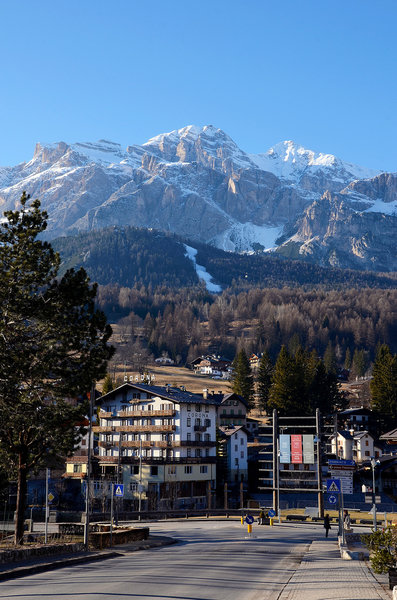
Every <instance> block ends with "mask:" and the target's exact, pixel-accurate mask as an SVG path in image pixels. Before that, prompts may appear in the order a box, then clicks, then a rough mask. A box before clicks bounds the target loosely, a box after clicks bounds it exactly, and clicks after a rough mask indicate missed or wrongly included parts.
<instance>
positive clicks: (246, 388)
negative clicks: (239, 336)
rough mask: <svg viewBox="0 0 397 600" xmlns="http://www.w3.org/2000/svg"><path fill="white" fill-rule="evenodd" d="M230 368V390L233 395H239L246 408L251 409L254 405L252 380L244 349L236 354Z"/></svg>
mask: <svg viewBox="0 0 397 600" xmlns="http://www.w3.org/2000/svg"><path fill="white" fill-rule="evenodd" d="M232 366H233V376H232V383H231V387H232V390H233V392H234V393H235V394H239V395H240V396H242V397H243V398H244V399H245V401H246V402H247V403H248V408H252V407H253V405H254V378H253V376H252V372H251V366H250V362H249V359H248V357H247V354H246V352H245V350H244V349H242V350H240V352H238V354H237V356H236V357H235V359H234V361H233V365H232Z"/></svg>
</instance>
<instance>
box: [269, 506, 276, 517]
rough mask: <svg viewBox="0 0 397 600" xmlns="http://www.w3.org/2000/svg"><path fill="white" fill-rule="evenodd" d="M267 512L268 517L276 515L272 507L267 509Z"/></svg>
mask: <svg viewBox="0 0 397 600" xmlns="http://www.w3.org/2000/svg"><path fill="white" fill-rule="evenodd" d="M267 514H268V515H269V517H270V518H272V517H275V516H276V512H275V511H274V510H273V509H272V508H271V509H270V510H268V511H267Z"/></svg>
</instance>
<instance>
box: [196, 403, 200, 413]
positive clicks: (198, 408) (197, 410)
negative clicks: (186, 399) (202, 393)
mask: <svg viewBox="0 0 397 600" xmlns="http://www.w3.org/2000/svg"><path fill="white" fill-rule="evenodd" d="M200 410H201V406H200V404H196V412H200Z"/></svg>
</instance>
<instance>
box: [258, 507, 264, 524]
mask: <svg viewBox="0 0 397 600" xmlns="http://www.w3.org/2000/svg"><path fill="white" fill-rule="evenodd" d="M264 518H265V513H264V512H263V510H261V512H260V513H259V518H258V523H259V525H263V520H264Z"/></svg>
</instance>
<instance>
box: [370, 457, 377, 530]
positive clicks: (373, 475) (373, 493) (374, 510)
mask: <svg viewBox="0 0 397 600" xmlns="http://www.w3.org/2000/svg"><path fill="white" fill-rule="evenodd" d="M375 466H376V462H375V458H373V457H372V458H371V467H372V512H373V517H374V531H377V530H378V522H377V519H376V503H375Z"/></svg>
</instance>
